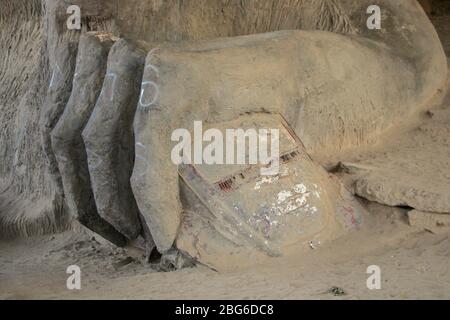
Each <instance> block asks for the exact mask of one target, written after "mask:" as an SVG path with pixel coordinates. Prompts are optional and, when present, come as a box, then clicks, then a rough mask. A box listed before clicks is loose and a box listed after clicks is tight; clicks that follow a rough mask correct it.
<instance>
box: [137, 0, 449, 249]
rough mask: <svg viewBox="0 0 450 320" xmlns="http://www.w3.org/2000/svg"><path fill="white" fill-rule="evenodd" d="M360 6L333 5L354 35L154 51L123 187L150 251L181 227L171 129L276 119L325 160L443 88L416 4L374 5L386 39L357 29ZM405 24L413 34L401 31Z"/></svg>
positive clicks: (266, 37) (432, 41)
mask: <svg viewBox="0 0 450 320" xmlns="http://www.w3.org/2000/svg"><path fill="white" fill-rule="evenodd" d="M362 2H363V4H362V5H356V7H357V8H359V9H360V11H357V10H356V9H354V8H353V7H351V6H350V1H347V2H345V1H344V2H343V6H344V8H347V9H348V10H349V11H350V12H351V13H353V14H354V15H352V16H351V18H352V20H351V21H352V23H353V22H354V25H359V26H361V30H360V31H359V34H358V35H357V36H348V35H342V34H337V33H325V32H314V31H308V32H307V31H280V32H274V33H266V34H259V35H252V36H243V37H234V38H225V39H215V40H209V41H198V42H187V43H181V44H172V45H161V46H160V47H159V48H154V49H153V50H152V51H151V52H150V53H149V55H148V57H147V63H146V64H147V66H148V68H146V72H145V74H144V78H143V84H142V95H141V101H140V106H139V107H138V110H137V113H136V121H135V136H136V144H137V146H139V148H138V149H139V150H137V151H136V154H137V156H136V158H137V159H138V161H136V165H135V170H134V173H133V179H132V186H133V192H134V193H135V195H136V198H137V202H138V205H139V207H140V209H141V212H142V214H143V215H144V216H145V217H146V218H147V219H148V220H147V222H148V223H149V227H150V230H151V231H152V234H153V236H154V239H155V242H156V244H157V246H158V248H159V249H160V250H167V249H168V247H169V246H170V245H171V244H172V243H173V241H174V239H175V235H176V232H177V229H178V226H179V225H180V221H181V207H182V206H181V204H180V203H179V202H180V201H179V184H178V176H177V175H176V174H175V165H173V163H172V162H171V159H170V153H171V149H172V145H171V144H170V142H169V141H170V140H171V133H172V132H173V130H175V129H177V128H190V127H192V124H193V122H194V121H196V120H203V121H204V122H207V123H214V122H221V121H227V120H231V119H235V118H236V117H237V116H238V115H240V114H244V113H252V112H268V113H273V114H277V113H279V114H282V115H283V116H284V118H285V119H286V120H287V121H288V123H290V124H291V126H292V127H293V129H294V131H295V132H296V134H297V135H298V136H299V137H300V138H301V140H302V141H303V143H304V144H305V146H306V150H307V152H308V153H310V154H312V155H314V156H316V155H320V154H325V155H330V154H331V153H333V152H335V153H339V152H341V151H342V150H345V149H347V148H354V147H356V146H362V145H367V144H369V143H370V142H371V141H373V139H375V138H376V137H377V136H378V135H379V134H380V133H382V132H384V131H385V130H387V129H388V128H390V127H391V126H393V125H394V124H395V123H397V122H398V121H400V120H401V119H402V118H404V117H405V115H411V114H413V113H414V112H417V111H418V110H420V108H423V104H424V103H425V100H426V99H428V98H430V97H431V96H432V95H433V94H435V93H436V92H437V90H438V89H439V88H440V86H443V85H444V82H445V81H444V80H445V79H446V59H445V57H444V54H443V51H442V47H441V45H440V43H439V41H438V38H437V35H436V34H435V32H434V30H433V28H432V26H431V25H430V23H429V21H428V20H427V18H426V16H425V14H424V13H423V11H422V9H421V8H420V7H419V5H418V4H417V3H415V4H414V5H411V3H410V2H409V1H398V2H396V4H392V3H387V2H384V1H380V3H382V4H383V7H384V8H385V10H387V13H388V14H387V21H386V22H385V26H389V27H390V29H389V30H390V32H389V33H381V32H380V33H376V32H375V34H374V33H370V32H368V31H367V30H365V29H367V28H365V24H366V18H367V17H366V14H365V9H367V6H366V7H365V8H364V10H363V9H362V8H363V6H364V4H367V3H368V2H366V1H362ZM351 4H353V5H355V3H354V2H351ZM363 13H364V14H363ZM408 16H410V17H411V20H407V18H408ZM416 16H417V17H419V18H418V19H413V18H412V17H416ZM363 18H364V20H363ZM406 23H408V24H409V25H410V27H411V28H417V32H409V31H408V32H407V31H405V29H404V28H403V26H404V24H406ZM411 24H412V25H414V27H413V26H412V25H411ZM363 26H364V28H365V29H364V28H363ZM422 29H425V30H427V31H428V32H430V33H431V37H430V34H428V35H425V34H424V32H423V31H422ZM419 30H420V31H419ZM411 42H413V43H414V45H415V46H414V50H413V53H412V52H411V49H412V48H411V44H410V43H411ZM405 46H406V47H408V48H409V49H410V50H408V49H405ZM416 46H417V47H416ZM430 47H432V48H433V49H432V50H429V49H430ZM442 68H444V70H442ZM431 70H432V72H433V74H431ZM174 115H177V116H176V117H174ZM168 142H169V143H168ZM162 172H163V173H164V174H161V173H162Z"/></svg>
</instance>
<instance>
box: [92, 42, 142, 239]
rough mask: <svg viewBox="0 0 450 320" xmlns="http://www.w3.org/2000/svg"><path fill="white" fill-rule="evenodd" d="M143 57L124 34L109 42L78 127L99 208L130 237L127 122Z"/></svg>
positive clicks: (134, 217)
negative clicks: (91, 103) (98, 86)
mask: <svg viewBox="0 0 450 320" xmlns="http://www.w3.org/2000/svg"><path fill="white" fill-rule="evenodd" d="M144 61H145V52H143V51H141V50H139V49H137V48H135V47H134V46H132V45H130V44H129V43H127V42H126V41H125V40H119V41H118V42H117V43H116V44H115V45H114V46H113V47H112V48H111V51H110V53H109V57H108V68H107V73H106V77H105V81H104V83H103V88H102V93H101V95H100V97H99V98H98V100H97V104H96V106H95V109H94V111H93V114H92V116H91V118H90V120H89V122H88V124H87V126H86V128H85V129H84V131H83V140H84V144H85V146H86V151H87V155H88V163H89V173H90V179H91V183H92V189H93V191H94V195H95V202H96V204H97V210H98V213H99V214H100V216H101V217H102V218H103V219H105V220H106V221H108V222H109V223H111V225H113V226H114V227H115V228H116V229H117V230H118V231H120V232H121V233H122V234H123V235H125V236H126V237H127V238H129V239H135V238H136V237H137V236H138V235H139V234H140V232H141V223H140V221H139V212H138V209H137V205H136V201H135V199H134V196H133V193H132V191H131V186H130V176H131V173H132V170H133V165H134V153H135V151H134V136H133V129H132V125H133V119H134V113H135V110H136V106H137V103H138V98H139V91H140V82H141V79H142V71H143V69H144Z"/></svg>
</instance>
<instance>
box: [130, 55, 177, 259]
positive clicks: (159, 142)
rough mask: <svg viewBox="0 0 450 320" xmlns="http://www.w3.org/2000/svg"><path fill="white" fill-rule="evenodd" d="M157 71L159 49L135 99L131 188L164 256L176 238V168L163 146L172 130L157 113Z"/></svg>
mask: <svg viewBox="0 0 450 320" xmlns="http://www.w3.org/2000/svg"><path fill="white" fill-rule="evenodd" d="M159 68H160V62H159V50H158V49H157V48H154V49H152V50H151V51H150V53H149V54H148V56H147V58H146V63H145V70H144V76H143V80H142V81H143V82H142V89H141V95H140V97H139V105H138V111H137V112H138V114H139V115H141V114H142V115H143V116H142V117H140V116H137V117H136V119H135V124H134V127H135V142H136V162H135V166H134V170H133V175H132V177H131V186H132V188H133V193H134V195H135V197H136V201H137V203H138V206H139V209H140V211H141V213H142V215H143V216H144V218H145V220H146V222H147V224H148V227H149V229H150V231H151V233H152V236H153V239H154V240H155V243H156V246H157V247H158V250H159V251H160V252H161V253H164V252H167V251H168V250H170V249H171V248H172V245H173V243H174V240H175V238H176V235H177V232H178V228H179V225H180V216H179V213H180V212H181V204H180V200H179V193H178V172H177V167H176V166H175V165H174V164H173V162H172V160H171V158H170V154H171V153H170V150H168V146H169V144H168V143H167V142H168V141H170V140H167V138H169V139H170V135H171V133H172V129H173V127H171V126H169V125H168V124H167V117H166V116H167V114H166V113H161V112H160V105H159V102H160V92H159V78H160V69H159ZM174 111H175V110H174ZM175 114H176V113H172V114H171V117H174V116H175ZM143 122H145V123H143ZM141 127H145V128H146V130H141V129H140V128H141ZM169 190H170V191H169ZM150 194H151V195H152V196H151V197H149V195H150ZM152 199H158V200H157V201H152Z"/></svg>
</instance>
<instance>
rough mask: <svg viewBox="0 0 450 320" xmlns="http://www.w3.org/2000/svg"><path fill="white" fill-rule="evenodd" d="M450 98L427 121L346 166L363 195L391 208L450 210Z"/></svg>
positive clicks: (388, 136) (441, 211)
mask: <svg viewBox="0 0 450 320" xmlns="http://www.w3.org/2000/svg"><path fill="white" fill-rule="evenodd" d="M449 106H450V96H448V97H447V98H446V99H445V101H444V103H443V105H442V106H440V107H439V108H437V109H433V110H431V111H429V112H428V113H427V114H424V116H423V119H424V120H422V121H423V122H422V124H421V125H420V126H413V127H412V128H411V129H409V130H407V131H406V132H404V133H393V134H395V137H396V139H392V135H387V136H386V137H384V140H385V141H384V143H383V144H381V145H382V146H383V147H381V148H380V147H378V148H376V149H375V150H374V151H371V152H368V153H363V154H362V155H361V156H360V158H361V159H360V160H359V161H358V162H355V163H353V164H349V163H346V164H344V167H345V168H346V171H347V172H348V173H350V176H349V177H351V178H352V179H353V181H355V185H354V187H355V192H356V194H358V195H359V196H361V197H363V198H366V199H369V200H371V201H376V202H379V203H382V204H386V205H390V206H409V207H412V208H415V209H417V210H420V211H429V212H438V213H445V212H450V127H449V125H448V123H449V121H450V107H449Z"/></svg>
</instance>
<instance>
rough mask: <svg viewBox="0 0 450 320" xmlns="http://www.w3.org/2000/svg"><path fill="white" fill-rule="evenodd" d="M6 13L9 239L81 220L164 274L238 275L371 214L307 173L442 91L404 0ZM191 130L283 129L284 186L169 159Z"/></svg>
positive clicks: (425, 32) (437, 54) (442, 63)
mask: <svg viewBox="0 0 450 320" xmlns="http://www.w3.org/2000/svg"><path fill="white" fill-rule="evenodd" d="M0 2H1V5H2V7H5V8H8V10H15V11H16V12H18V14H8V13H7V12H6V13H3V12H2V15H1V16H0V24H1V26H2V28H5V30H9V29H11V28H18V29H19V32H20V34H21V35H22V36H23V38H24V39H25V40H26V46H24V44H23V42H24V41H22V42H21V43H17V42H16V41H15V39H12V38H10V37H9V38H8V36H7V35H6V34H7V33H8V32H5V33H4V34H2V38H1V39H0V43H1V45H2V48H7V47H9V48H10V49H8V50H3V51H2V52H6V53H7V56H6V57H5V62H2V63H3V64H2V65H1V66H0V68H1V69H0V70H1V71H2V73H1V78H0V83H1V84H2V85H1V87H2V89H0V90H1V91H0V94H2V95H4V96H5V97H6V96H7V98H6V99H3V101H2V102H1V105H0V107H1V108H2V111H4V112H2V114H1V115H0V120H1V125H2V132H1V135H2V146H1V147H0V153H1V154H3V155H4V160H2V161H3V164H2V167H1V168H0V178H1V186H2V189H0V192H1V193H0V194H1V197H2V199H13V200H8V201H6V200H5V201H2V206H1V208H0V210H1V212H0V223H1V227H2V230H4V231H2V232H3V233H4V234H9V235H14V234H16V235H17V234H21V235H27V234H40V233H44V232H53V231H56V230H61V229H64V228H66V227H67V226H68V225H70V224H71V223H72V221H73V220H78V221H79V222H80V223H81V224H83V225H84V226H85V227H87V228H89V229H91V230H92V231H94V232H96V233H98V234H100V235H101V236H103V237H104V238H106V239H108V240H110V241H111V242H113V243H114V244H116V245H119V246H123V245H125V244H127V243H129V242H130V241H134V240H136V239H137V238H140V239H144V241H145V243H146V247H147V250H148V253H149V255H150V253H151V252H152V251H154V250H157V251H158V252H159V254H161V255H163V259H162V261H166V262H167V261H169V262H168V263H169V264H170V263H171V264H173V265H174V266H175V267H182V266H183V265H185V264H188V263H190V260H191V259H193V260H195V261H198V262H201V263H203V264H206V265H208V266H210V267H212V268H215V269H226V268H233V267H235V266H242V265H245V264H251V263H256V262H257V261H262V260H264V259H270V257H271V258H273V257H277V256H280V255H285V254H288V253H289V252H290V251H292V250H299V248H300V247H311V246H312V247H314V246H316V245H318V244H320V243H322V242H324V241H329V240H333V239H336V238H337V237H338V236H340V235H342V234H344V233H345V232H346V231H348V230H349V229H353V228H358V226H360V225H361V224H362V223H364V221H363V216H364V213H365V210H364V209H363V207H361V206H360V205H359V203H358V202H357V201H356V200H355V198H354V196H353V195H352V194H350V193H349V192H348V191H347V190H346V189H345V188H344V186H343V185H342V184H341V183H340V182H339V181H338V180H337V179H336V178H335V177H334V176H333V175H332V174H330V173H328V172H327V171H326V170H325V169H324V168H323V167H322V166H321V165H320V163H319V162H318V160H317V159H327V157H331V156H335V155H336V154H340V153H342V152H344V151H346V150H348V149H358V148H367V147H368V146H370V144H371V143H372V142H373V141H374V140H375V139H376V138H377V136H379V135H380V134H382V133H384V132H386V130H389V129H390V128H392V127H394V126H396V125H398V124H399V123H400V122H402V121H403V120H405V119H407V118H409V117H411V116H413V115H414V114H415V113H416V112H419V111H421V110H423V108H424V106H425V105H426V103H427V102H428V101H429V100H430V99H431V98H432V97H433V96H434V95H435V94H436V93H437V92H438V90H440V89H441V88H442V87H443V86H444V84H445V80H446V78H447V60H446V58H445V54H444V52H443V49H442V46H441V43H440V41H439V39H438V36H437V34H436V32H435V30H434V28H433V26H432V25H431V23H430V21H429V20H428V18H427V16H426V14H425V13H424V11H423V10H422V8H421V7H420V5H419V4H418V3H417V2H416V1H413V0H397V1H388V0H378V1H366V0H358V1H356V0H310V1H306V0H296V1H289V2H288V3H285V2H283V1H278V0H267V1H237V0H236V1H234V0H228V1H218V0H217V1H216V0H214V1H211V0H196V1H194V0H192V1H180V0H170V1H158V0H152V1H142V0H131V1H82V0H77V1H71V2H70V4H68V3H67V2H66V1H63V0H45V1H44V0H42V1H38V0H27V1H25V0H18V1H17V0H16V1H10V0H0ZM71 4H72V5H78V6H79V8H81V11H80V12H81V22H82V23H81V29H80V30H76V29H75V30H70V29H68V27H67V17H68V14H67V7H68V6H69V5H71ZM371 5H376V6H378V7H379V8H381V10H382V11H381V13H382V20H381V23H382V26H381V29H379V30H378V29H373V28H368V25H367V19H368V18H369V16H370V14H368V13H367V9H368V8H369V7H370V6H371ZM100 8H101V9H100ZM23 21H27V22H28V23H27V24H24V23H22V22H23ZM8 28H9V29H8ZM23 46H24V47H23ZM25 49H26V50H25ZM11 61H20V62H22V63H21V64H20V63H19V64H18V63H17V62H16V63H15V64H14V65H12V64H11V63H10V62H11ZM11 77H13V78H15V79H17V81H16V82H14V84H13V85H12V86H11V85H9V86H8V87H6V85H4V84H6V83H11V80H10V79H11ZM12 119H14V120H12ZM195 121H201V122H202V123H203V126H204V130H207V129H208V128H209V129H214V128H215V129H221V130H223V131H226V129H238V128H247V129H250V128H254V129H264V128H278V129H279V132H280V137H281V140H280V141H281V143H280V158H279V159H278V160H279V161H280V167H279V169H280V170H279V172H278V173H277V174H275V175H272V176H270V177H267V176H264V175H261V174H260V171H259V169H260V166H257V165H256V166H255V165H249V166H242V165H241V166H239V165H236V166H231V167H223V166H221V165H220V164H214V165H213V166H209V167H208V166H204V165H201V164H197V163H195V164H183V165H178V164H176V163H174V162H173V161H172V158H171V155H172V150H173V147H174V145H175V143H174V141H173V137H172V135H173V132H174V131H175V130H177V129H179V128H185V129H187V130H188V131H191V130H193V126H194V122H195ZM193 136H194V134H193ZM287 141H289V143H288V142H287ZM3 142H4V143H3ZM192 149H195V146H192ZM361 188H363V186H360V189H361ZM366 189H367V188H366ZM29 208H33V212H34V214H33V215H32V216H31V215H30V214H29V212H30V210H29ZM426 209H429V208H428V207H427V208H424V210H426ZM449 211H450V210H449Z"/></svg>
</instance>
